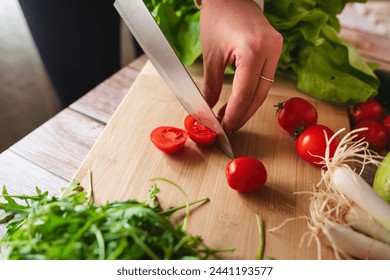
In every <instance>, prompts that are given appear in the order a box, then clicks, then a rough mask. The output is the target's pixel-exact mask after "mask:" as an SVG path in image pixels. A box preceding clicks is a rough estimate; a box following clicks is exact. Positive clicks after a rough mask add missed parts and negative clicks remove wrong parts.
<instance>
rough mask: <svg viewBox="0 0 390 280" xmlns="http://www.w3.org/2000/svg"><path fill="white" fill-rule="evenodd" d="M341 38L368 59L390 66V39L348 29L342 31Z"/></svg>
mask: <svg viewBox="0 0 390 280" xmlns="http://www.w3.org/2000/svg"><path fill="white" fill-rule="evenodd" d="M340 36H341V37H342V38H344V39H346V40H348V41H350V42H351V43H352V44H354V45H355V46H356V48H357V49H358V50H359V51H360V53H361V54H362V55H363V56H364V57H366V58H367V59H370V60H373V61H376V62H380V63H384V65H389V64H390V48H389V46H390V38H387V37H381V36H377V35H374V34H370V33H364V32H361V31H357V30H352V29H347V28H342V29H341V31H340Z"/></svg>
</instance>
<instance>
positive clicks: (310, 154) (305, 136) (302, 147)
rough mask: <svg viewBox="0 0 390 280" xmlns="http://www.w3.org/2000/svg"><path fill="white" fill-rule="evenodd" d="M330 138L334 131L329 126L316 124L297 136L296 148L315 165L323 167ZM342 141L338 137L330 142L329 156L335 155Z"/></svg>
mask: <svg viewBox="0 0 390 280" xmlns="http://www.w3.org/2000/svg"><path fill="white" fill-rule="evenodd" d="M325 134H326V136H327V138H328V139H330V138H331V137H332V136H333V135H334V132H333V131H332V130H331V129H330V128H329V127H327V126H325V125H321V124H315V125H312V126H309V127H308V128H306V129H305V130H304V131H303V132H302V133H301V134H300V135H299V136H298V138H297V140H296V142H295V149H296V151H297V153H298V155H299V156H300V157H301V158H302V159H304V160H305V161H307V162H309V163H310V164H312V165H314V166H319V167H322V166H324V163H321V162H322V161H323V159H321V158H324V157H325V152H326V138H325ZM339 143H340V139H339V138H338V137H336V138H334V140H333V141H332V142H330V144H329V158H332V157H333V156H334V152H335V151H336V148H337V146H338V145H339Z"/></svg>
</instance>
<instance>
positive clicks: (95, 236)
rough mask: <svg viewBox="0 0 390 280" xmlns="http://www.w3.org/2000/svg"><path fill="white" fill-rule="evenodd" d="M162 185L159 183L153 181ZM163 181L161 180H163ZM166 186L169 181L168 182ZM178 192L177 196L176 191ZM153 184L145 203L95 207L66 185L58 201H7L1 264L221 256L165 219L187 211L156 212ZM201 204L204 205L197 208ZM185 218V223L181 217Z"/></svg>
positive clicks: (2, 206) (42, 196) (40, 196)
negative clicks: (28, 260)
mask: <svg viewBox="0 0 390 280" xmlns="http://www.w3.org/2000/svg"><path fill="white" fill-rule="evenodd" d="M158 180H163V179H158ZM165 181H167V180H165ZM168 182H170V181H168ZM180 190H181V191H183V190H182V189H181V188H180ZM159 191H160V190H159V188H158V187H157V186H156V184H154V185H153V186H152V187H151V189H150V191H149V193H148V196H147V198H146V199H145V201H142V202H139V201H136V200H128V201H124V202H110V203H106V204H104V205H101V206H100V205H96V204H94V203H93V199H91V197H90V196H89V194H88V193H87V192H85V191H84V190H83V188H82V187H81V186H80V184H79V183H77V182H76V181H72V182H71V184H70V185H69V186H68V187H67V188H65V189H63V191H62V195H61V196H60V197H52V196H50V195H49V194H48V192H44V193H42V192H41V190H40V189H39V188H36V192H37V194H36V195H35V196H24V195H9V194H8V192H7V190H6V187H5V186H4V187H3V192H2V197H3V200H5V202H4V203H0V210H3V211H4V214H2V215H0V220H1V221H2V222H7V221H9V220H10V219H11V218H13V219H12V220H10V221H9V222H8V224H7V228H6V233H5V235H4V237H3V238H2V239H1V241H0V248H1V249H2V253H1V254H2V255H1V257H2V258H4V259H38V260H50V259H68V260H74V259H81V260H91V259H102V260H103V259H207V258H209V257H211V256H216V254H217V253H219V252H223V251H231V249H226V250H212V249H209V248H207V247H206V246H205V245H204V244H203V243H202V240H201V238H200V236H196V235H189V234H186V233H185V232H184V230H183V225H179V226H174V225H173V224H172V223H171V222H170V220H169V216H170V215H171V214H173V213H174V212H175V211H177V210H179V209H182V208H185V207H186V208H187V209H188V207H189V205H191V204H190V203H186V205H185V206H179V207H175V208H171V209H168V210H167V211H162V209H161V208H160V205H159V203H158V199H157V194H158V193H159ZM203 201H207V199H203V200H199V201H198V202H203ZM187 218H188V217H187Z"/></svg>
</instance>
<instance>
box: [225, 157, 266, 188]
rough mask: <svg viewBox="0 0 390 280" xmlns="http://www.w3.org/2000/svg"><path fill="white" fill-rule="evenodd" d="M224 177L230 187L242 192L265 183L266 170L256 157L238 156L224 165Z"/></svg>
mask: <svg viewBox="0 0 390 280" xmlns="http://www.w3.org/2000/svg"><path fill="white" fill-rule="evenodd" d="M226 179H227V182H228V184H229V186H230V187H231V188H232V189H234V190H236V191H238V192H243V193H246V192H252V191H255V190H258V189H259V188H261V187H262V186H263V185H264V184H265V182H266V181H267V170H266V169H265V167H264V165H263V163H262V162H261V161H259V160H258V159H256V158H252V157H238V158H235V159H233V160H231V161H230V162H229V163H228V165H227V166H226Z"/></svg>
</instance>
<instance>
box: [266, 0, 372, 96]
mask: <svg viewBox="0 0 390 280" xmlns="http://www.w3.org/2000/svg"><path fill="white" fill-rule="evenodd" d="M348 2H366V0H358V1H350V0H332V1H325V0H279V1H271V0H265V10H264V14H265V16H266V17H267V19H268V20H269V21H270V23H271V24H272V26H273V27H274V28H275V29H276V30H278V31H279V32H280V33H281V34H282V35H283V39H284V45H283V51H282V55H281V58H280V60H279V65H278V70H279V73H283V74H285V75H288V76H290V77H292V78H294V79H296V80H297V87H298V89H300V90H301V91H303V92H306V93H308V94H310V95H312V96H314V97H316V98H319V99H323V100H327V101H331V102H335V103H344V104H345V103H353V102H362V101H365V100H366V99H367V98H369V97H371V96H373V95H375V94H376V93H377V90H378V87H379V80H378V78H377V77H376V75H375V73H374V71H373V70H374V69H375V67H376V65H370V64H367V63H366V62H365V61H364V60H363V59H362V57H361V55H360V54H359V52H358V51H357V50H356V49H355V48H354V47H353V46H352V45H351V44H350V43H349V42H347V41H346V40H343V39H341V38H340V36H339V31H340V23H339V21H338V19H337V15H338V14H340V13H341V12H342V11H343V9H344V8H345V5H346V4H347V3H348Z"/></svg>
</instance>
